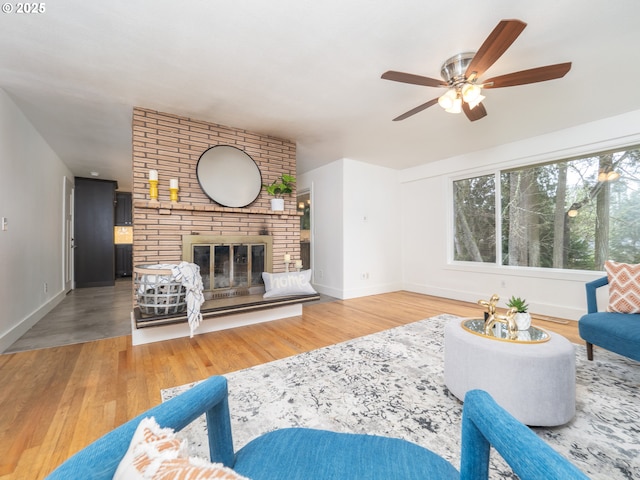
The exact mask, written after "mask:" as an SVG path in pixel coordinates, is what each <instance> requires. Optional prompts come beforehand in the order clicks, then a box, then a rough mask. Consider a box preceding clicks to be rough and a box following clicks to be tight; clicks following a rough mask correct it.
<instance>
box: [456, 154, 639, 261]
mask: <svg viewBox="0 0 640 480" xmlns="http://www.w3.org/2000/svg"><path fill="white" fill-rule="evenodd" d="M497 177H498V178H499V179H500V192H499V194H500V195H499V196H500V209H499V211H498V212H495V210H494V209H493V208H492V205H495V203H496V202H497V200H496V199H497V197H498V195H497V194H498V192H496V191H495V188H493V190H492V187H491V185H492V179H493V178H494V176H493V175H485V176H482V177H475V178H470V179H464V180H459V181H455V182H454V199H453V201H454V212H455V219H454V224H455V232H454V251H455V254H454V260H461V261H462V260H463V261H474V262H495V263H501V264H503V265H514V266H522V267H543V268H559V269H580V270H603V269H604V262H605V261H606V260H608V259H613V260H616V261H619V262H628V263H640V149H638V148H634V149H628V150H619V151H615V152H604V153H600V154H595V155H590V156H586V157H582V158H575V159H568V160H563V161H559V162H555V163H549V164H543V165H532V166H527V167H523V168H518V169H513V170H506V171H501V172H499V173H498V175H497ZM492 202H493V203H492ZM496 216H498V217H499V219H498V218H496ZM496 225H500V227H501V229H500V231H501V236H500V244H501V248H500V252H499V257H500V260H499V261H496V255H495V254H494V255H493V257H492V256H491V254H489V253H488V251H487V250H488V249H490V248H491V244H493V248H494V249H496V242H495V238H497V237H496V235H497V232H496V228H495V227H496Z"/></svg>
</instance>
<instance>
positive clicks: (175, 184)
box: [169, 178, 178, 188]
mask: <svg viewBox="0 0 640 480" xmlns="http://www.w3.org/2000/svg"><path fill="white" fill-rule="evenodd" d="M169 188H178V179H177V178H172V179H171V180H169Z"/></svg>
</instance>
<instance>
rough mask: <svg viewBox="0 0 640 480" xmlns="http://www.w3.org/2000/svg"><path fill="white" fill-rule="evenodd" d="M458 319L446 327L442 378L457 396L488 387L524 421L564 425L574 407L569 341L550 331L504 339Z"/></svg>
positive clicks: (498, 399) (544, 424)
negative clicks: (542, 338) (539, 339)
mask: <svg viewBox="0 0 640 480" xmlns="http://www.w3.org/2000/svg"><path fill="white" fill-rule="evenodd" d="M465 320H467V319H454V320H451V321H450V322H449V323H447V325H446V326H445V330H444V382H445V384H446V386H447V388H448V389H449V391H451V393H453V394H454V395H455V396H456V397H457V398H459V399H460V400H463V399H464V395H465V394H466V393H467V391H468V390H473V389H481V390H486V391H487V392H489V393H490V394H491V395H492V396H493V398H494V399H495V400H496V402H498V403H499V404H500V405H501V406H502V407H503V408H504V409H505V410H507V411H508V412H509V413H511V414H512V415H513V416H514V417H515V418H517V419H518V420H520V421H521V422H522V423H524V424H525V425H530V426H555V425H563V424H565V423H567V422H568V421H569V420H571V419H572V418H573V416H574V415H575V412H576V366H575V353H574V349H573V346H572V345H571V343H570V342H569V341H568V340H567V339H566V338H564V337H563V336H561V335H557V334H555V333H553V332H548V333H549V335H550V336H551V338H550V340H549V341H547V342H544V343H520V342H508V341H500V340H496V339H494V338H490V337H485V336H482V335H477V334H474V333H471V332H469V331H467V330H465V329H464V328H463V327H462V325H461V323H462V322H463V321H465Z"/></svg>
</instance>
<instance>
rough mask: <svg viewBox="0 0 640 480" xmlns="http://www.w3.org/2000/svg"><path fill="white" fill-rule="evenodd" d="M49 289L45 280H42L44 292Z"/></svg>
mask: <svg viewBox="0 0 640 480" xmlns="http://www.w3.org/2000/svg"><path fill="white" fill-rule="evenodd" d="M48 291H49V285H48V284H47V282H44V293H47V292H48Z"/></svg>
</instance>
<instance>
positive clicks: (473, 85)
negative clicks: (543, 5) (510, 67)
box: [382, 20, 571, 122]
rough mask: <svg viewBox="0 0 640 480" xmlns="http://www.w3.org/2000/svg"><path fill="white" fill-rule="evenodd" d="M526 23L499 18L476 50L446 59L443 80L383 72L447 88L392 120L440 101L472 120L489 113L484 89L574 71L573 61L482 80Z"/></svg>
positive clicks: (398, 78)
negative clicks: (485, 102)
mask: <svg viewBox="0 0 640 480" xmlns="http://www.w3.org/2000/svg"><path fill="white" fill-rule="evenodd" d="M526 26H527V24H526V23H524V22H522V21H520V20H502V21H500V23H498V25H497V26H496V27H495V28H494V29H493V31H492V32H491V34H490V35H489V36H488V37H487V38H486V40H485V41H484V43H483V44H482V46H481V47H480V49H479V50H478V51H477V52H465V53H459V54H458V55H454V56H453V57H451V58H449V59H448V60H446V61H445V62H444V64H443V65H442V68H441V70H440V75H441V76H442V78H443V79H444V80H438V79H435V78H430V77H423V76H421V75H413V74H411V73H403V72H396V71H393V70H389V71H388V72H385V73H383V74H382V78H384V79H385V80H393V81H395V82H403V83H411V84H413V85H424V86H427V87H441V88H447V91H446V92H445V93H444V95H441V96H440V97H437V98H434V99H433V100H429V101H428V102H426V103H423V104H422V105H419V106H417V107H415V108H413V109H411V110H409V111H408V112H406V113H403V114H402V115H400V116H398V117H396V118H394V119H393V121H398V120H404V119H405V118H408V117H410V116H412V115H415V114H416V113H418V112H421V111H422V110H425V109H427V108H429V107H431V106H432V105H435V104H436V103H438V104H439V105H440V106H441V107H442V108H444V109H445V110H446V111H447V112H450V113H460V112H461V111H463V112H464V113H465V115H466V116H467V118H468V119H469V120H471V121H472V122H473V121H475V120H480V119H481V118H483V117H485V116H486V115H487V110H486V109H485V108H484V105H483V104H482V100H484V98H485V97H484V96H483V95H482V89H483V88H501V87H513V86H516V85H526V84H528V83H537V82H545V81H547V80H554V79H556V78H562V77H564V76H565V75H566V74H567V72H568V71H569V70H571V62H566V63H557V64H555V65H547V66H544V67H537V68H531V69H528V70H521V71H519V72H514V73H508V74H506V75H500V76H498V77H493V78H489V79H487V80H483V81H479V79H480V77H481V76H482V74H483V73H484V72H485V71H486V70H487V69H489V67H491V65H493V64H494V63H495V62H496V60H498V59H499V58H500V57H501V56H502V54H503V53H504V52H505V51H506V50H507V49H508V48H509V47H510V46H511V44H512V43H513V42H514V41H515V40H516V38H518V36H519V35H520V34H521V33H522V31H523V30H524V28H525V27H526Z"/></svg>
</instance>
